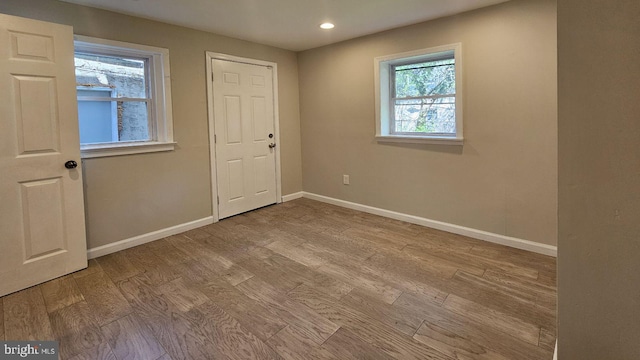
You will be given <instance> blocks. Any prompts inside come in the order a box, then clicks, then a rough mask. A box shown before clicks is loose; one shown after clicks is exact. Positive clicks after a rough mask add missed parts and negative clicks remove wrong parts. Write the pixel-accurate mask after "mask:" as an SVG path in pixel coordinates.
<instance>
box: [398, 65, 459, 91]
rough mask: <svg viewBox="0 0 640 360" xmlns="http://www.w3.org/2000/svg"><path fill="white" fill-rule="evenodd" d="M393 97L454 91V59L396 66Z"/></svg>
mask: <svg viewBox="0 0 640 360" xmlns="http://www.w3.org/2000/svg"><path fill="white" fill-rule="evenodd" d="M394 69H395V91H396V95H395V97H416V96H428V95H450V94H455V93H456V69H455V60H454V59H446V60H437V61H428V62H422V63H418V64H410V65H402V66H396V67H395V68H394Z"/></svg>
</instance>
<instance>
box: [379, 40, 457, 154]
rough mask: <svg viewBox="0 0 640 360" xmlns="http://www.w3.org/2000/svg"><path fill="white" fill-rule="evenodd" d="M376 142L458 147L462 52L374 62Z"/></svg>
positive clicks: (435, 51) (441, 50)
mask: <svg viewBox="0 0 640 360" xmlns="http://www.w3.org/2000/svg"><path fill="white" fill-rule="evenodd" d="M375 77H376V82H375V86H376V89H375V90H376V95H375V96H376V138H377V139H378V141H392V142H418V143H434V144H447V145H461V144H462V142H463V137H462V46H461V44H459V43H458V44H453V45H446V46H440V47H436V48H430V49H423V50H418V51H412V52H408V53H402V54H395V55H389V56H383V57H378V58H376V59H375Z"/></svg>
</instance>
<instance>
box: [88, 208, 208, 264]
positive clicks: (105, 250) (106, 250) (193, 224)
mask: <svg viewBox="0 0 640 360" xmlns="http://www.w3.org/2000/svg"><path fill="white" fill-rule="evenodd" d="M209 224H213V216H208V217H206V218H204V219H200V220H195V221H190V222H188V223H184V224H180V225H176V226H172V227H168V228H166V229H161V230H157V231H153V232H150V233H147V234H142V235H138V236H135V237H132V238H129V239H124V240H120V241H117V242H114V243H111V244H107V245H102V246H98V247H96V248H92V249H89V250H87V257H88V258H89V259H93V258H97V257H100V256H104V255H108V254H111V253H114V252H117V251H120V250H124V249H128V248H132V247H134V246H138V245H142V244H146V243H148V242H151V241H155V240H160V239H162V238H165V237H167V236H171V235H175V234H180V233H182V232H185V231H189V230H193V229H195V228H199V227H201V226H205V225H209Z"/></svg>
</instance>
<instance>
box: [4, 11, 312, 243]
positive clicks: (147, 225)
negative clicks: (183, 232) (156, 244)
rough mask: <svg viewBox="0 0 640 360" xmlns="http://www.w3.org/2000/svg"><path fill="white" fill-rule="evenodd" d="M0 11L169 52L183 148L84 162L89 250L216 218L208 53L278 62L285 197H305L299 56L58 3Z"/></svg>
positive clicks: (176, 129)
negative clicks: (214, 214) (300, 193)
mask: <svg viewBox="0 0 640 360" xmlns="http://www.w3.org/2000/svg"><path fill="white" fill-rule="evenodd" d="M0 12H2V13H6V14H10V15H17V16H23V17H29V18H33V19H38V20H45V21H51V22H56V23H61V24H67V25H72V26H73V27H74V32H75V33H76V34H81V35H88V36H94V37H101V38H105V39H111V40H118V41H126V42H132V43H138V44H145V45H152V46H159V47H165V48H168V49H169V51H170V57H171V77H172V78H171V90H172V97H173V121H174V138H175V140H176V141H177V142H178V148H177V150H176V151H173V152H165V153H153V154H141V155H129V156H120V157H112V158H100V159H87V160H85V161H84V173H85V187H86V189H85V201H86V211H87V228H88V247H89V248H94V247H97V246H100V245H105V244H108V243H111V242H114V241H119V240H123V239H127V238H130V237H133V236H137V235H141V234H145V233H148V232H151V231H155V230H159V229H163V228H167V227H170V226H174V225H178V224H182V223H185V222H189V221H193V220H198V219H201V218H204V217H207V216H211V214H212V204H211V200H210V199H211V189H210V186H211V185H210V181H211V176H210V170H209V169H210V165H209V139H208V120H207V97H206V80H205V51H216V52H222V53H227V54H231V55H236V56H243V57H249V58H255V59H261V60H267V61H273V62H277V63H278V75H279V79H278V81H279V108H280V139H279V144H278V146H280V147H281V154H282V155H281V156H282V192H283V194H289V193H293V192H298V191H300V190H302V170H301V155H300V154H301V151H300V125H299V110H298V103H299V102H298V69H297V58H296V54H295V53H293V52H290V51H285V50H280V49H276V48H272V47H268V46H264V45H258V44H254V43H250V42H246V41H240V40H236V39H232V38H228V37H224V36H218V35H214V34H210V33H205V32H200V31H195V30H191V29H187V28H183V27H177V26H171V25H167V24H162V23H159V22H154V21H149V20H143V19H140V18H134V17H129V16H125V15H120V14H116V13H112V12H107V11H102V10H97V9H91V8H87V7H82V6H77V5H72V4H67V3H62V2H57V1H53V0H6V1H5V0H3V1H0Z"/></svg>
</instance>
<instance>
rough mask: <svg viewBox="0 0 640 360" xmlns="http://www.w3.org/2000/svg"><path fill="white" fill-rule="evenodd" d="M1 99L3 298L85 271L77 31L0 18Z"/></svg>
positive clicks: (0, 279) (0, 268) (0, 262)
mask: <svg viewBox="0 0 640 360" xmlns="http://www.w3.org/2000/svg"><path fill="white" fill-rule="evenodd" d="M0 94H2V98H1V99H0V249H1V250H0V296H2V295H6V294H8V293H11V292H14V291H18V290H21V289H24V288H26V287H29V286H32V285H35V284H38V283H41V282H44V281H47V280H50V279H53V278H56V277H59V276H62V275H65V274H68V273H70V272H73V271H76V270H80V269H82V268H85V267H86V266H87V245H86V235H85V223H84V202H83V193H82V174H81V170H80V168H79V167H74V166H73V165H74V163H76V164H79V163H80V141H79V138H78V110H77V104H76V102H77V100H76V90H75V74H74V63H73V29H72V28H71V27H70V26H65V25H58V24H52V23H46V22H41V21H35V20H29V19H23V18H18V17H14V16H8V15H2V14H0ZM68 161H72V162H69V163H67V162H68ZM65 163H67V164H66V166H68V167H70V169H67V168H66V167H65Z"/></svg>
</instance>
